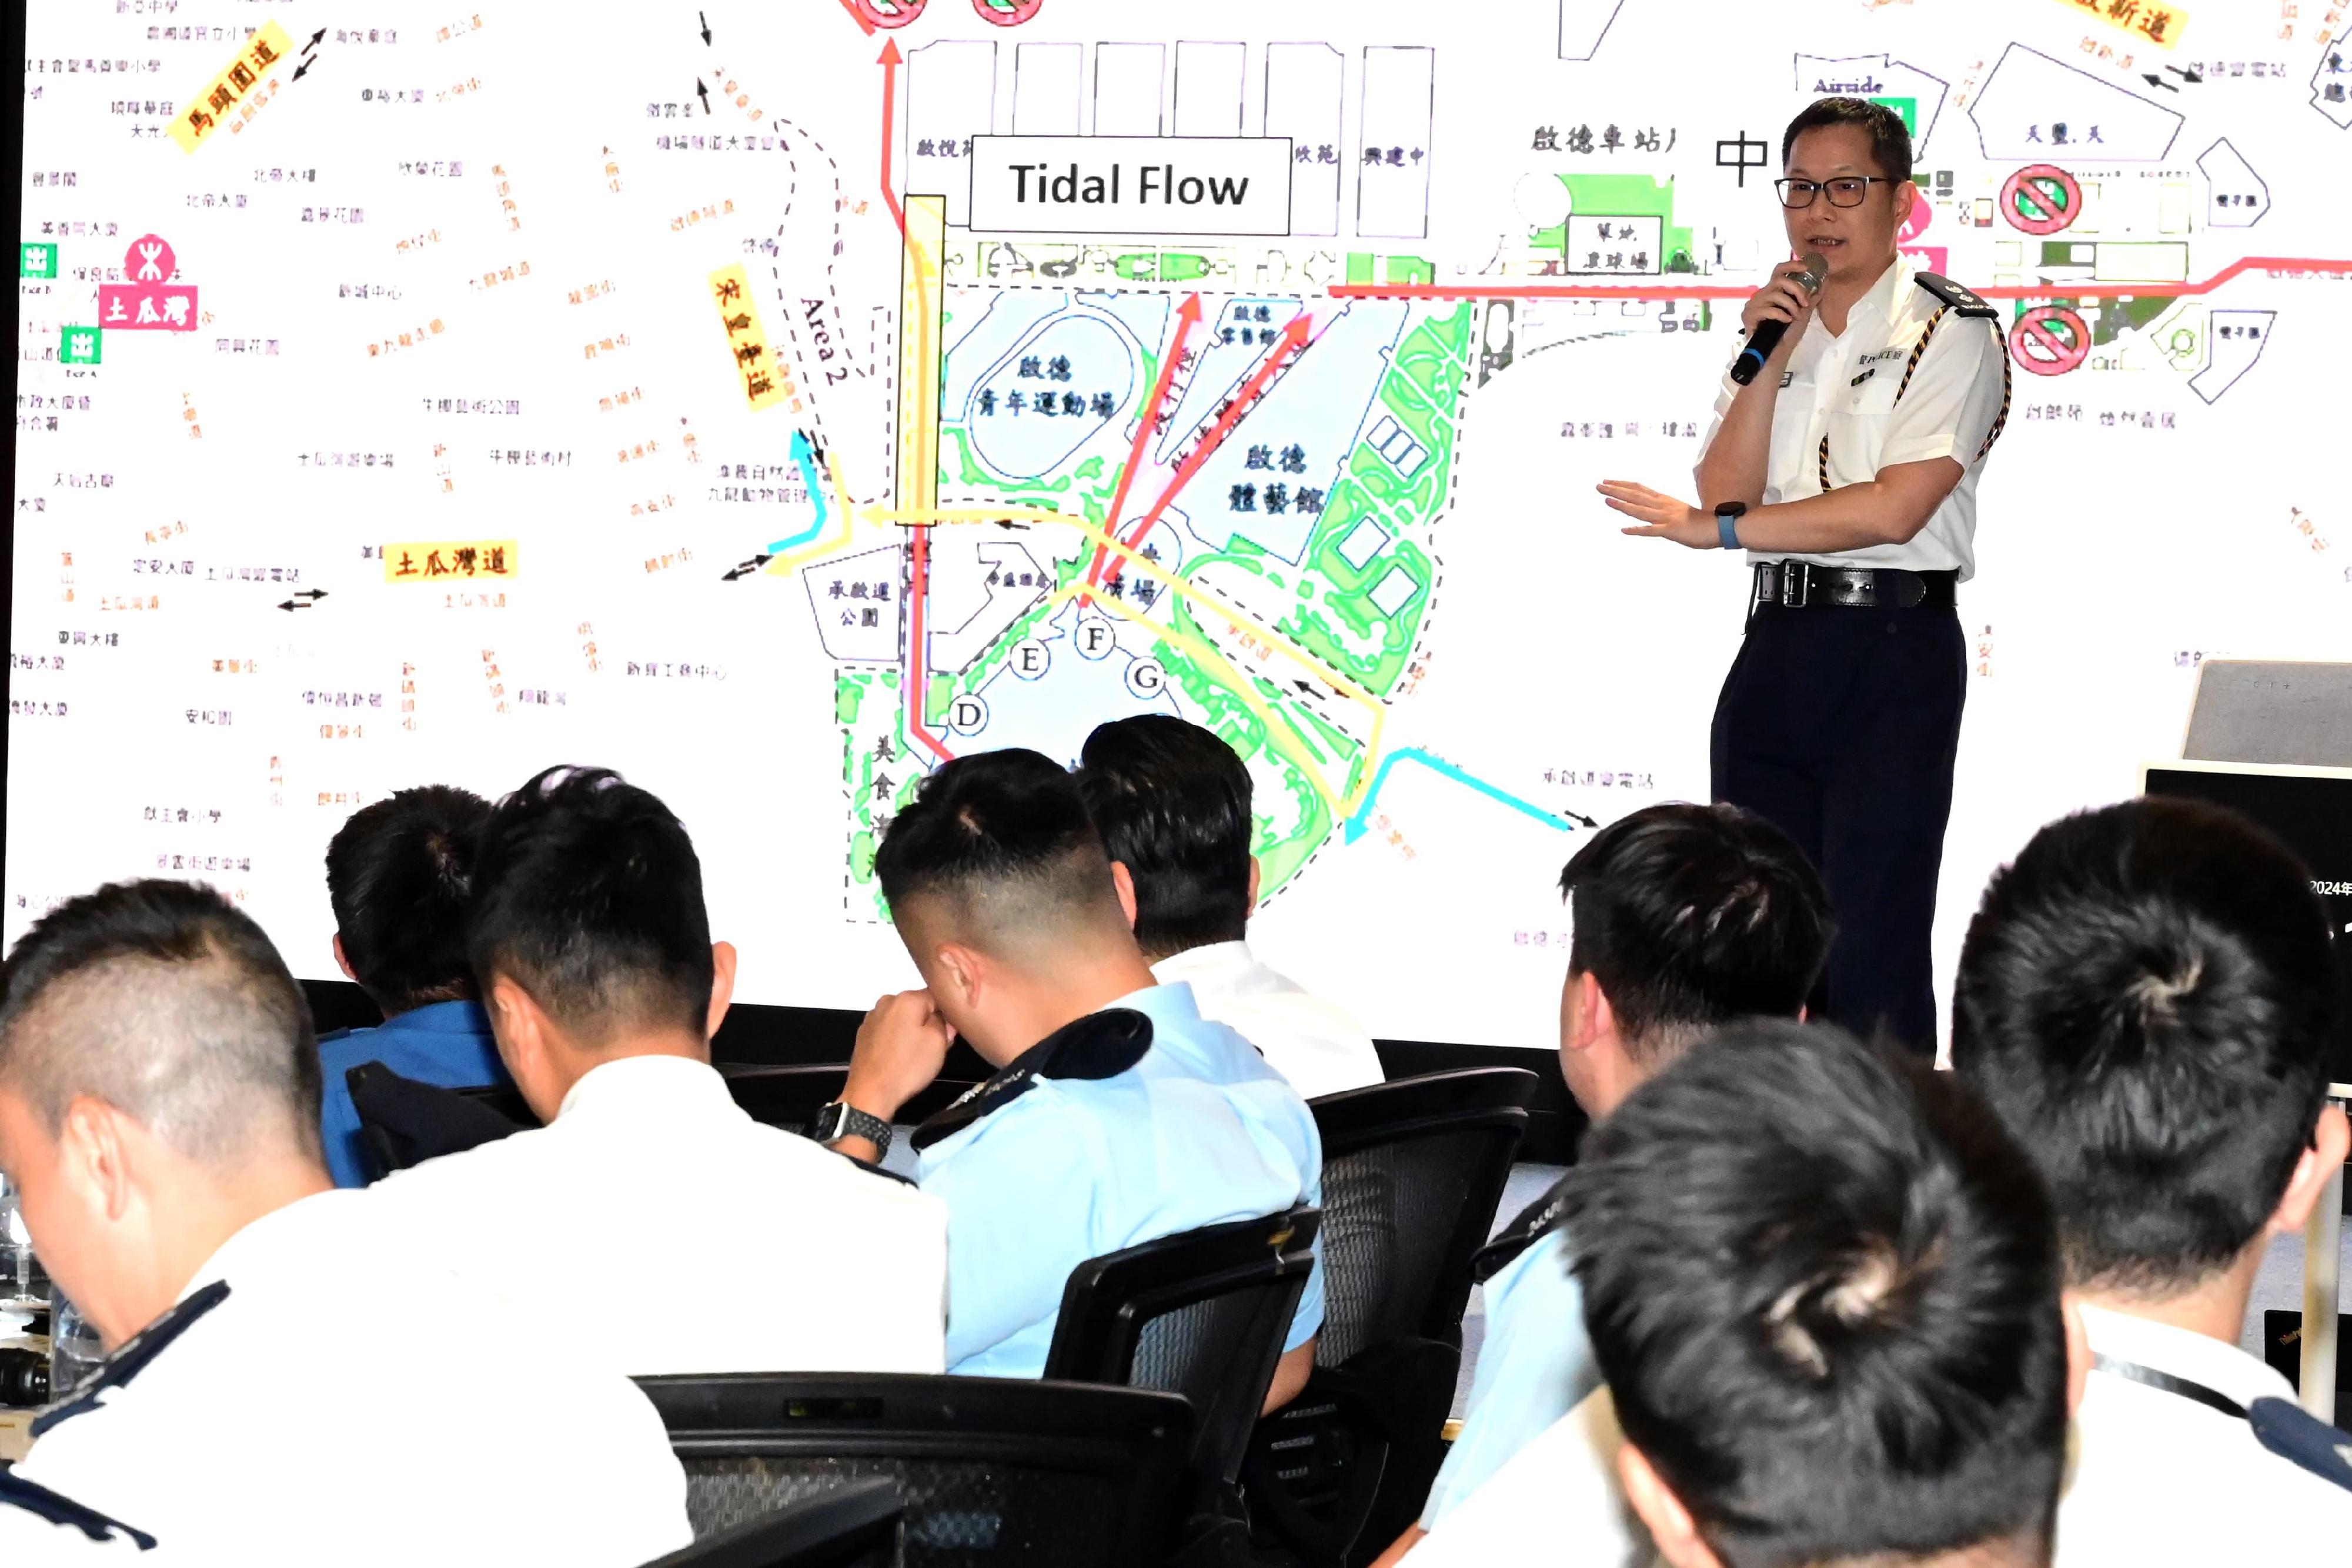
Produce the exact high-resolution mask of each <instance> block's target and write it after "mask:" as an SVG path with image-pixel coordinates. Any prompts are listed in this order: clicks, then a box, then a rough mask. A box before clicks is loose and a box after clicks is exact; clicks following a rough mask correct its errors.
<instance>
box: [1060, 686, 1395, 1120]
mask: <svg viewBox="0 0 2352 1568" xmlns="http://www.w3.org/2000/svg"><path fill="white" fill-rule="evenodd" d="M1078 788H1079V789H1081V790H1083V791H1084V792H1085V794H1086V798H1087V811H1088V812H1089V813H1090V814H1091V815H1092V816H1093V818H1094V820H1095V829H1096V831H1097V832H1099V833H1101V835H1102V840H1103V848H1104V850H1105V851H1106V852H1108V854H1109V856H1110V858H1111V859H1112V860H1114V861H1116V862H1118V863H1119V864H1121V865H1124V866H1125V867H1127V872H1128V875H1129V877H1130V878H1131V879H1132V880H1133V882H1134V884H1135V940H1136V945H1137V946H1139V947H1141V948H1142V949H1143V956H1144V957H1145V958H1146V959H1147V960H1149V961H1150V965H1151V972H1152V974H1153V975H1154V976H1155V977H1158V978H1159V980H1160V983H1161V984H1162V985H1172V984H1174V983H1175V982H1177V981H1180V980H1181V981H1183V982H1184V983H1186V984H1188V985H1190V986H1191V987H1192V997H1193V999H1194V1000H1195V1001H1196V1002H1198V1003H1199V1005H1200V1009H1201V1016H1202V1018H1205V1019H1213V1020H1214V1021H1215V1022H1218V1023H1222V1024H1225V1025H1227V1026H1229V1027H1231V1028H1232V1029H1234V1030H1238V1031H1239V1032H1240V1034H1241V1036H1242V1038H1243V1039H1244V1040H1248V1041H1249V1042H1250V1043H1251V1044H1252V1045H1254V1046H1255V1047H1257V1049H1258V1053H1259V1054H1260V1055H1262V1056H1264V1057H1265V1059H1266V1061H1268V1062H1270V1063H1272V1064H1273V1067H1274V1070H1275V1071H1277V1072H1279V1073H1281V1074H1282V1075H1283V1076H1284V1077H1285V1078H1286V1079H1288V1080H1289V1081H1290V1085H1291V1087H1292V1088H1294V1089H1296V1090H1297V1091H1298V1092H1299V1093H1300V1094H1301V1095H1302V1096H1304V1097H1305V1098H1307V1099H1309V1100H1312V1099H1315V1098H1317V1097H1318V1096H1320V1095H1324V1094H1337V1093H1339V1092H1340V1091H1341V1090H1343V1089H1361V1088H1363V1087H1365V1086H1366V1085H1367V1084H1372V1083H1378V1082H1381V1077H1382V1074H1381V1059H1380V1054H1379V1052H1377V1051H1374V1050H1373V1049H1372V1037H1371V1036H1370V1034H1368V1033H1366V1032H1365V1030H1364V1027H1363V1026H1362V1025H1361V1024H1360V1023H1358V1022H1357V1021H1356V1020H1355V1019H1352V1018H1350V1017H1349V1016H1348V1014H1347V1012H1346V1011H1345V1010H1344V1009H1341V1008H1339V1007H1338V1006H1336V1005H1334V1004H1333V1003H1331V1002H1328V1001H1326V1000H1324V999H1323V998H1320V997H1317V996H1315V995H1313V994H1311V993H1310V992H1308V991H1307V989H1306V988H1304V987H1302V986H1300V985H1299V984H1298V983H1297V981H1295V980H1292V979H1290V978H1289V977H1287V976H1285V975H1281V974H1278V973H1276V971H1275V970H1273V969H1270V968H1268V967H1266V966H1265V965H1264V964H1262V963H1260V962H1258V959H1257V956H1256V955H1255V954H1254V953H1252V952H1251V951H1250V946H1249V943H1248V942H1247V941H1246V940H1244V938H1245V936H1246V935H1247V931H1248V926H1249V917H1250V914H1251V912H1252V911H1254V910H1255V908H1256V907H1257V878H1258V864H1257V857H1256V856H1255V855H1253V854H1251V853H1250V843H1251V841H1252V840H1253V839H1254V838H1255V836H1256V833H1257V824H1256V821H1255V819H1254V818H1252V816H1251V815H1250V795H1251V787H1250V775H1249V769H1248V768H1245V767H1244V766H1243V765H1242V759H1241V758H1239V757H1237V756H1235V755H1234V748H1233V747H1230V746H1227V745H1226V744H1225V743H1224V742H1223V741H1222V740H1220V739H1218V738H1217V737H1216V736H1215V735H1214V734H1213V733H1211V732H1210V731H1208V730H1205V729H1203V728H1202V727H1200V726H1199V725H1196V724H1188V723H1186V722H1185V721H1184V720H1182V719H1181V718H1176V717H1174V716H1171V715H1168V714H1139V715H1137V716H1134V717H1132V718H1123V719H1118V720H1115V721H1113V722H1112V723H1109V724H1106V725H1102V726H1100V727H1097V729H1096V730H1095V732H1094V733H1093V734H1092V735H1090V736H1088V737H1087V744H1086V748H1085V750H1083V751H1082V752H1080V753H1079V758H1078Z"/></svg>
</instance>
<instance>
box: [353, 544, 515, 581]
mask: <svg viewBox="0 0 2352 1568" xmlns="http://www.w3.org/2000/svg"><path fill="white" fill-rule="evenodd" d="M521 564H522V558H521V551H520V547H518V546H517V544H516V543H515V541H514V540H512V539H422V540H419V541H417V542H415V543H414V544H399V545H386V546H384V547H383V580H385V581H386V582H454V581H461V580H465V579H467V578H472V579H474V580H482V579H485V578H489V579H495V580H498V581H499V582H512V581H513V580H515V579H516V577H518V576H519V575H520V569H521Z"/></svg>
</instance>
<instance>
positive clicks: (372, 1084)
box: [343, 1061, 538, 1176]
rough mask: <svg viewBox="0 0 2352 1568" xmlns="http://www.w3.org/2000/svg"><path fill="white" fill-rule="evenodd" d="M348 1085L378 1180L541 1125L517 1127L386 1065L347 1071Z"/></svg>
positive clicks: (487, 1106)
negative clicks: (402, 1074)
mask: <svg viewBox="0 0 2352 1568" xmlns="http://www.w3.org/2000/svg"><path fill="white" fill-rule="evenodd" d="M343 1082H344V1083H345V1084H346V1085H348V1086H349V1088H350V1089H351V1092H352V1110H354V1111H356V1112H358V1113H359V1118H360V1147H361V1149H362V1151H363V1153H364V1154H365V1155H366V1163H367V1164H368V1165H369V1166H373V1171H372V1172H371V1174H372V1175H373V1176H389V1175H391V1174H392V1173H393V1172H394V1171H398V1170H406V1169H407V1168H408V1167H409V1166H414V1165H422V1164H423V1163H424V1162H425V1161H426V1160H429V1159H435V1158H437V1157H439V1156H440V1155H456V1154H463V1153H464V1152H465V1151H466V1150H467V1149H470V1148H475V1147H478V1145H483V1144H489V1143H496V1142H497V1141H498V1140H499V1139H500V1138H504V1137H509V1136H511V1135H513V1134H516V1133H520V1132H521V1131H523V1129H524V1128H526V1127H532V1126H536V1125H538V1123H537V1121H536V1120H535V1119H534V1120H532V1121H528V1122H522V1123H517V1122H515V1121H513V1120H512V1119H511V1118H509V1117H508V1116H506V1115H505V1114H503V1113H500V1112H499V1109H498V1108H497V1107H496V1106H495V1105H494V1104H491V1103H487V1102H484V1101H482V1100H479V1099H478V1098H476V1097H474V1096H473V1095H470V1094H467V1093H466V1092H463V1091H460V1090H456V1089H444V1088H442V1087H441V1086H440V1085H439V1084H437V1083H421V1082H417V1081H416V1080H415V1079H414V1078H404V1077H402V1076H401V1075H400V1074H399V1073H397V1072H394V1071H393V1070H392V1069H391V1068H389V1067H386V1066H385V1065H384V1064H383V1062H381V1061H362V1062H361V1063H360V1064H359V1065H358V1066H356V1067H353V1068H351V1069H349V1070H347V1071H345V1072H344V1073H343ZM506 1092H508V1093H509V1094H513V1093H514V1091H513V1090H508V1091H506ZM516 1098H517V1099H520V1095H517V1096H516ZM527 1109H528V1108H526V1110H527Z"/></svg>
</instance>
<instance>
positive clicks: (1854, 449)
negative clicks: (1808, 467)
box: [1811, 360, 1903, 490]
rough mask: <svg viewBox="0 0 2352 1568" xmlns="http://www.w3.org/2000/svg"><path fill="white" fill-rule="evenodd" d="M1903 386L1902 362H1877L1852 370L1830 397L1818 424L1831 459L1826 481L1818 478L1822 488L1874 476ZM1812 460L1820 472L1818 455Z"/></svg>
mask: <svg viewBox="0 0 2352 1568" xmlns="http://www.w3.org/2000/svg"><path fill="white" fill-rule="evenodd" d="M1902 384H1903V364H1902V361H1899V360H1881V361H1877V362H1876V363H1875V364H1870V365H1864V366H1863V367H1862V368H1861V369H1860V370H1858V371H1855V372H1854V373H1853V375H1852V376H1850V377H1848V378H1847V380H1846V384H1845V385H1844V386H1843V387H1841V388H1840V389H1839V390H1838V391H1837V392H1836V393H1834V394H1833V395H1832V397H1831V398H1830V400H1829V407H1828V412H1827V413H1826V415H1825V416H1824V418H1823V419H1822V440H1823V441H1824V442H1825V443H1826V445H1827V450H1828V458H1829V461H1828V469H1829V473H1828V476H1827V477H1826V478H1825V479H1821V485H1822V488H1823V489H1825V490H1834V489H1836V488H1838V487H1839V486H1842V485H1856V484H1860V483H1862V482H1863V481H1864V480H1866V479H1874V478H1876V477H1877V476H1878V455H1879V453H1880V452H1881V451H1882V450H1884V449H1885V444H1886V431H1887V426H1888V425H1889V424H1890V423H1892V421H1893V419H1894V415H1895V392H1896V391H1897V390H1898V389H1899V388H1900V387H1901V386H1902ZM1811 456H1812V458H1813V460H1814V464H1815V466H1816V469H1817V470H1818V468H1819V466H1820V458H1821V454H1820V452H1819V451H1818V450H1817V451H1816V452H1815V453H1813V454H1811ZM1816 477H1817V478H1818V477H1819V475H1818V472H1817V474H1816Z"/></svg>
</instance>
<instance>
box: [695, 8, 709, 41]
mask: <svg viewBox="0 0 2352 1568" xmlns="http://www.w3.org/2000/svg"><path fill="white" fill-rule="evenodd" d="M694 19H695V20H696V21H698V22H699V23H701V24H702V41H703V42H704V43H706V44H708V43H709V42H710V18H709V17H708V16H704V15H703V14H702V13H701V12H699V11H697V12H696V13H695V14H694Z"/></svg>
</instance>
